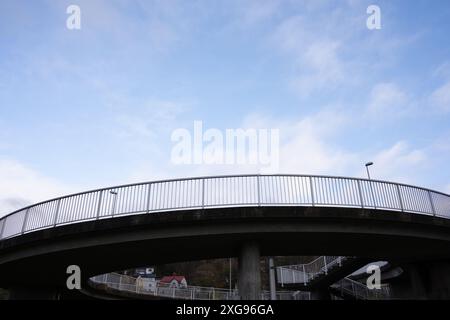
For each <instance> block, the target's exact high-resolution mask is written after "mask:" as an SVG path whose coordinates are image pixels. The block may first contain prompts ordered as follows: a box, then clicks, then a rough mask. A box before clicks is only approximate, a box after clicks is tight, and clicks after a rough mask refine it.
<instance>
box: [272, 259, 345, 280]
mask: <svg viewBox="0 0 450 320" xmlns="http://www.w3.org/2000/svg"><path fill="white" fill-rule="evenodd" d="M347 259H349V257H343V256H320V257H318V258H316V259H314V260H313V261H311V262H308V263H305V264H297V265H287V266H280V267H277V279H278V283H280V284H281V285H282V286H283V285H284V284H295V283H303V284H304V285H307V284H308V282H310V281H311V280H313V279H315V278H317V277H318V276H320V275H326V274H328V271H329V270H330V269H331V268H333V267H335V266H336V265H338V266H342V263H343V262H344V261H345V260H347Z"/></svg>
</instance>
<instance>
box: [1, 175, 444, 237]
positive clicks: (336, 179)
mask: <svg viewBox="0 0 450 320" xmlns="http://www.w3.org/2000/svg"><path fill="white" fill-rule="evenodd" d="M259 177H278V178H280V179H279V181H280V182H282V181H284V180H282V179H281V178H283V177H297V178H309V184H310V185H309V187H310V189H311V190H310V191H309V195H310V199H311V200H310V201H309V202H304V204H311V205H334V206H349V205H350V206H356V207H362V208H372V207H373V208H376V209H377V208H378V207H379V206H378V205H377V202H378V201H375V197H374V194H373V193H374V190H373V189H372V187H371V188H370V189H371V193H372V197H373V198H374V199H373V200H371V199H368V198H367V199H366V204H364V199H363V198H361V199H360V201H361V203H360V204H355V203H344V202H345V201H341V200H338V201H341V202H342V203H336V202H330V203H324V202H319V201H317V200H315V198H316V197H317V195H315V193H316V192H319V191H320V192H321V193H324V192H329V190H328V189H327V188H331V187H333V188H340V187H341V186H342V185H344V186H345V183H342V182H340V181H356V182H357V185H358V189H359V196H360V197H362V191H361V188H360V185H361V186H362V184H361V183H360V182H364V183H369V186H372V185H373V184H381V186H379V188H382V189H383V191H387V192H388V193H387V196H388V197H387V198H386V195H384V197H385V198H384V199H383V201H385V202H389V203H393V202H395V201H394V199H395V198H396V195H395V194H393V191H392V190H390V188H392V187H396V189H397V192H398V201H399V205H398V207H394V206H390V205H391V204H389V207H383V206H381V208H384V209H393V210H401V211H407V212H422V213H429V214H435V211H436V210H435V207H434V203H433V202H434V201H433V197H432V194H435V195H441V196H444V197H447V198H448V199H449V201H450V195H448V194H446V193H443V192H440V191H436V190H432V189H428V188H423V187H418V186H414V185H409V184H404V183H396V182H391V181H383V180H372V179H366V178H354V177H343V176H329V175H306V174H241V175H218V176H199V177H188V178H174V179H165V180H154V181H147V182H138V183H129V184H123V185H116V186H112V187H104V188H99V189H93V190H88V191H83V192H78V193H73V194H69V195H64V196H61V197H56V198H52V199H49V200H45V201H41V202H38V203H34V204H31V205H28V206H26V207H23V208H20V209H17V210H15V211H13V212H11V213H9V214H7V215H5V216H3V217H1V218H0V223H2V222H3V225H4V224H6V219H7V218H8V217H10V216H12V215H14V214H16V213H21V212H24V211H27V210H29V209H31V208H35V207H38V206H41V205H46V204H50V205H51V204H52V203H54V202H56V201H61V200H65V199H76V198H77V197H81V196H85V195H91V194H92V195H95V194H96V193H103V191H114V190H119V189H123V188H129V187H140V186H145V188H147V189H149V191H148V194H149V195H150V189H151V186H152V185H155V184H161V185H164V184H165V183H173V182H175V183H177V182H180V183H181V182H186V181H203V182H202V188H201V192H202V196H204V195H205V186H204V185H205V183H204V182H205V181H207V180H213V181H214V180H216V181H220V180H221V179H228V178H229V179H233V178H236V179H237V178H257V179H255V180H256V182H255V183H256V184H257V188H258V203H254V200H249V201H250V202H249V203H245V202H239V203H238V202H236V203H231V204H224V206H231V205H247V204H248V205H261V203H260V200H259V199H260V189H259V188H260V187H261V186H262V184H261V182H260V181H261V180H262V179H259ZM312 179H316V180H312ZM321 179H325V180H326V181H328V180H331V181H330V182H329V184H328V185H326V186H325V188H324V187H323V186H322V181H323V180H321ZM313 181H314V183H313ZM252 183H253V182H252ZM302 183H303V182H302ZM333 183H334V184H333ZM319 184H320V185H319ZM325 184H326V183H325ZM147 186H148V187H147ZM336 186H337V187H336ZM353 186H354V184H352V183H349V184H348V185H347V187H349V188H350V189H351V188H353ZM366 186H367V184H366ZM399 187H406V188H408V189H405V190H404V192H406V193H407V192H409V193H411V192H416V191H415V190H418V191H421V192H422V191H424V192H426V193H428V196H429V201H430V203H424V202H417V203H414V205H416V206H417V207H419V206H424V205H426V206H427V208H426V209H422V208H423V207H422V208H421V207H419V210H412V209H410V210H408V209H404V204H403V200H405V199H402V198H404V197H407V196H409V195H407V194H406V195H404V196H402V195H401V194H400V192H399ZM321 188H322V189H321ZM350 189H347V190H345V188H344V191H345V192H346V194H344V193H342V190H339V191H338V192H335V193H334V194H333V197H335V198H334V199H337V198H339V199H341V197H345V196H349V198H350V195H354V192H355V191H354V190H350ZM290 191H293V190H290ZM294 191H295V190H294ZM375 191H376V192H379V191H378V190H375ZM164 192H165V191H164ZM302 192H303V191H302ZM340 192H341V193H340ZM364 192H365V193H364V194H365V195H366V196H367V192H368V191H367V190H364ZM356 193H358V191H356ZM161 194H163V192H161ZM306 194H308V191H306ZM277 196H278V195H277ZM327 196H328V195H327ZM389 197H392V199H390V198H389ZM377 199H378V200H379V198H377ZM252 201H253V202H252ZM351 201H354V200H351ZM367 201H369V202H370V201H373V202H372V203H369V204H368V205H367ZM100 204H101V199H100V201H99V203H98V206H99V208H100ZM264 204H265V205H270V204H281V202H276V201H273V202H271V203H266V202H265V203H264ZM428 205H429V207H430V209H429V211H430V212H428ZM209 206H220V204H213V205H209ZM395 206H397V203H395ZM200 207H201V208H205V207H206V206H205V205H204V203H202V204H201V205H200V204H197V205H195V206H194V205H188V206H184V207H182V208H183V209H189V208H200ZM171 209H174V208H167V210H171ZM56 210H58V209H56ZM114 210H115V208H113V210H112V211H113V213H112V216H113V215H114ZM160 210H164V208H162V209H160ZM424 210H427V211H424ZM141 211H144V210H139V212H141ZM121 213H132V212H118V213H117V214H121ZM449 215H450V212H449ZM55 216H56V214H55ZM84 220H87V218H86V219H81V220H77V221H84ZM74 221H75V220H70V221H65V222H60V223H57V222H56V219H55V224H54V226H56V225H58V224H61V223H70V222H74ZM23 224H24V225H23V226H24V228H23V231H25V232H27V231H32V230H34V229H31V230H25V224H26V221H24V222H23ZM2 227H3V226H2ZM45 227H49V226H45ZM22 233H23V232H22ZM15 235H16V234H15ZM1 237H2V235H0V238H1Z"/></svg>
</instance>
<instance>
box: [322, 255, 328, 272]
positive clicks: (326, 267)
mask: <svg viewBox="0 0 450 320" xmlns="http://www.w3.org/2000/svg"><path fill="white" fill-rule="evenodd" d="M323 264H324V266H325V274H328V266H327V257H326V256H323Z"/></svg>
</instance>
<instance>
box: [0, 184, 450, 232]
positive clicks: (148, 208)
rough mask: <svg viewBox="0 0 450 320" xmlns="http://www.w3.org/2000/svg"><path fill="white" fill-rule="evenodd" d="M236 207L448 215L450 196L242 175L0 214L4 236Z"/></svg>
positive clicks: (116, 190) (111, 191)
mask: <svg viewBox="0 0 450 320" xmlns="http://www.w3.org/2000/svg"><path fill="white" fill-rule="evenodd" d="M233 206H331V207H333V206H334V207H354V208H372V209H381V210H395V211H401V212H410V213H418V214H426V215H434V216H441V217H445V218H450V196H449V195H447V194H445V193H441V192H437V191H433V190H429V189H425V188H420V187H415V186H410V185H405V184H399V183H392V182H387V181H379V180H367V179H359V178H347V177H329V176H311V175H238V176H217V177H198V178H186V179H174V180H162V181H154V182H145V183H137V184H128V185H122V186H116V187H111V188H104V189H98V190H93V191H87V192H82V193H77V194H73V195H68V196H64V197H60V198H56V199H52V200H48V201H44V202H40V203H37V204H34V205H31V206H28V207H25V208H23V209H20V210H17V211H15V212H13V213H11V214H9V215H7V216H5V217H3V218H2V219H0V239H6V238H10V237H14V236H18V235H21V234H24V233H27V232H32V231H35V230H39V229H43V228H52V227H56V226H59V225H64V224H70V223H76V222H82V221H89V220H95V219H104V218H112V217H115V216H119V215H128V214H144V213H151V212H158V211H172V210H186V209H208V208H217V207H233Z"/></svg>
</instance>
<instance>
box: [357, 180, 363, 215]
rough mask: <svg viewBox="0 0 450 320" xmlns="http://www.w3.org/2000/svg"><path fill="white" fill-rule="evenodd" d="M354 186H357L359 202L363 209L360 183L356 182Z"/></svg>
mask: <svg viewBox="0 0 450 320" xmlns="http://www.w3.org/2000/svg"><path fill="white" fill-rule="evenodd" d="M356 184H357V185H358V194H359V202H360V203H361V208H362V209H364V198H363V196H362V191H361V181H359V180H356Z"/></svg>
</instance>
